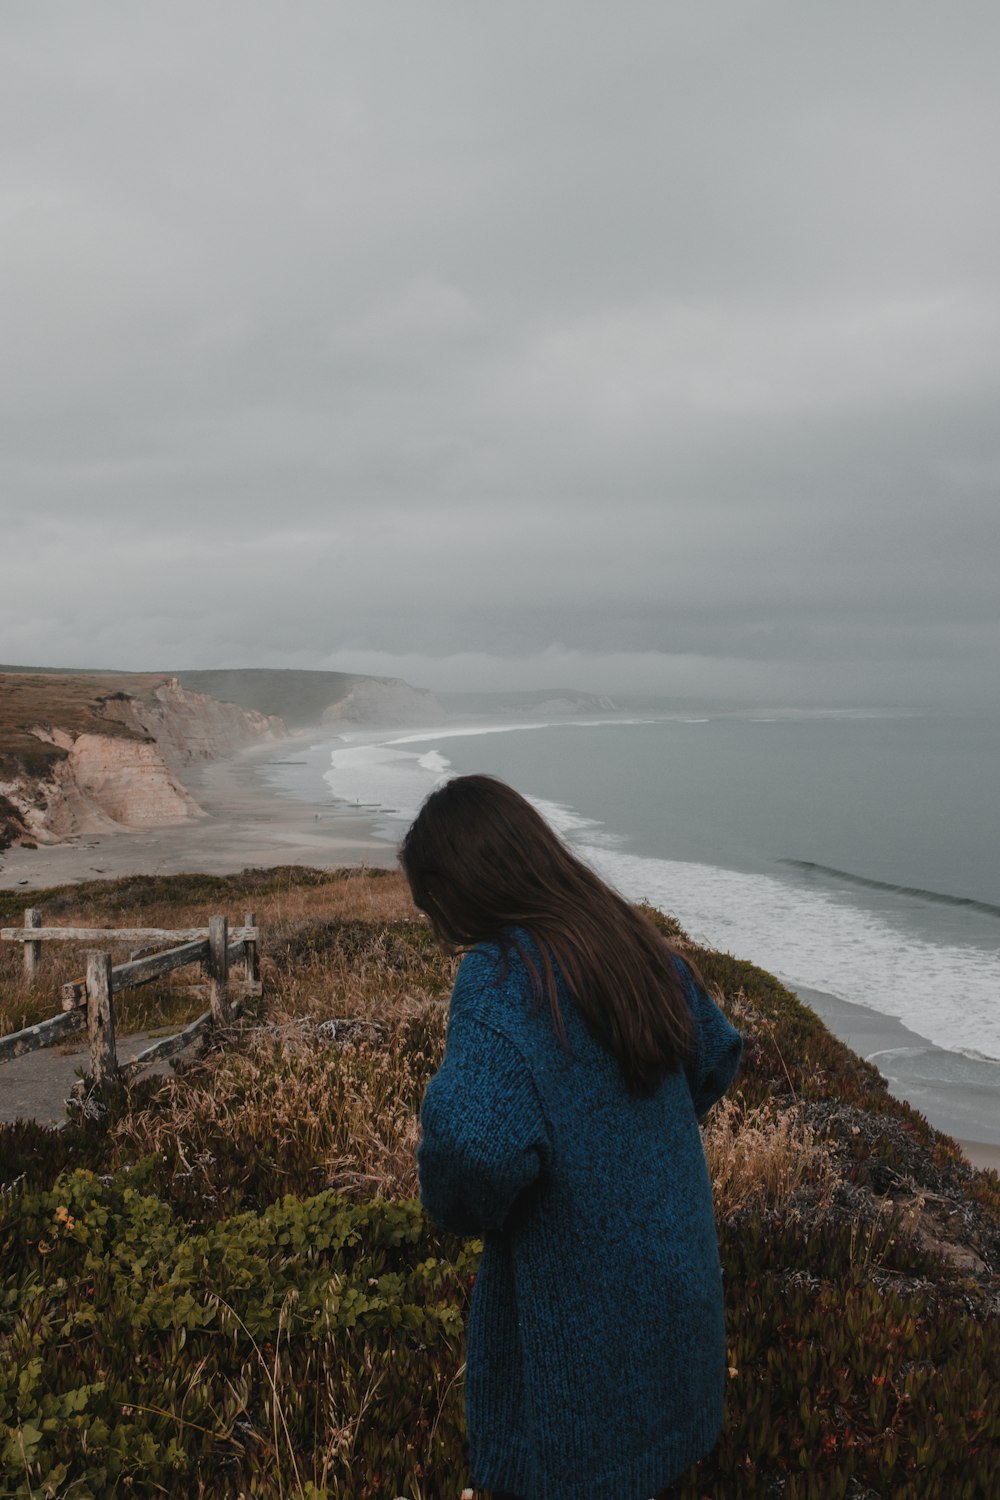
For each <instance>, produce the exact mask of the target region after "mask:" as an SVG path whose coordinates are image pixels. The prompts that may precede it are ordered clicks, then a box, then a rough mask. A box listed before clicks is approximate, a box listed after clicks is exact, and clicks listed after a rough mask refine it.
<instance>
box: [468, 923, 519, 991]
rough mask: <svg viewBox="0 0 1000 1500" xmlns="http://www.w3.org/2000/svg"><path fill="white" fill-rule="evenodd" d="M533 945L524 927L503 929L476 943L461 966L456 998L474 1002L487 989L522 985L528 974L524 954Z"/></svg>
mask: <svg viewBox="0 0 1000 1500" xmlns="http://www.w3.org/2000/svg"><path fill="white" fill-rule="evenodd" d="M533 946H534V944H533V939H532V937H531V934H530V933H529V932H528V931H527V930H526V929H525V928H521V927H509V928H504V930H503V932H502V933H501V934H500V936H499V937H497V938H493V939H490V940H487V941H484V942H481V943H476V945H475V946H474V947H473V948H469V949H468V950H467V952H466V953H465V954H464V956H463V958H462V961H461V963H460V964H459V966H458V974H457V976H456V980H455V991H454V994H455V998H459V999H461V998H464V999H467V1000H469V1001H473V1000H475V998H476V997H477V996H478V995H481V994H483V993H485V992H487V991H492V992H496V991H498V990H505V989H509V988H515V989H516V988H520V987H522V986H523V985H524V983H525V981H526V979H527V977H528V974H527V969H526V967H525V963H524V956H523V955H524V952H525V950H527V952H528V953H529V954H530V953H531V952H532V948H533Z"/></svg>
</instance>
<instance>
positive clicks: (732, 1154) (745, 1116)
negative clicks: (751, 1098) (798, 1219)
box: [702, 1094, 838, 1218]
mask: <svg viewBox="0 0 1000 1500" xmlns="http://www.w3.org/2000/svg"><path fill="white" fill-rule="evenodd" d="M702 1141H703V1144H704V1147H705V1159H706V1161H707V1162H708V1170H709V1174H710V1176H711V1178H712V1187H713V1191H714V1193H715V1208H716V1213H717V1215H718V1217H719V1218H728V1217H729V1216H730V1215H731V1214H735V1213H737V1212H738V1211H739V1210H740V1209H744V1208H749V1207H760V1208H775V1207H778V1206H779V1205H783V1204H787V1203H788V1202H789V1200H790V1199H791V1198H792V1197H793V1196H794V1195H795V1193H796V1192H798V1191H799V1190H800V1189H802V1188H803V1187H805V1186H806V1185H807V1184H808V1185H809V1187H810V1189H811V1190H812V1191H813V1194H814V1195H815V1196H816V1197H818V1200H819V1202H820V1204H823V1205H825V1204H828V1203H829V1201H830V1199H831V1196H832V1194H833V1190H834V1188H835V1187H836V1184H837V1181H838V1174H837V1170H836V1167H835V1165H834V1162H833V1159H832V1156H831V1152H830V1148H829V1146H828V1145H827V1143H826V1142H824V1141H821V1140H820V1139H819V1138H818V1137H817V1135H816V1132H815V1131H814V1130H813V1128H812V1126H811V1125H809V1124H808V1123H807V1122H806V1121H805V1120H804V1119H803V1118H802V1113H801V1110H800V1108H799V1106H798V1105H797V1104H791V1105H788V1106H787V1107H785V1108H784V1109H774V1108H772V1107H771V1106H770V1105H766V1104H761V1105H757V1106H756V1107H755V1108H750V1107H749V1106H747V1105H746V1104H745V1102H744V1101H743V1099H742V1098H741V1096H740V1095H739V1094H733V1095H727V1096H726V1097H725V1098H723V1099H721V1100H720V1101H719V1103H718V1104H717V1105H716V1106H715V1108H714V1109H713V1110H712V1113H711V1115H710V1116H709V1118H708V1121H707V1123H706V1124H705V1126H704V1127H703V1129H702Z"/></svg>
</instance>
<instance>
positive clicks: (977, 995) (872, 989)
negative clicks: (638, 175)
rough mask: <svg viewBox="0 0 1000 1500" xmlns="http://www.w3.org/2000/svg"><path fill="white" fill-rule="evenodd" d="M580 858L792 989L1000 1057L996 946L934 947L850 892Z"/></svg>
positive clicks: (955, 1046) (677, 866)
mask: <svg viewBox="0 0 1000 1500" xmlns="http://www.w3.org/2000/svg"><path fill="white" fill-rule="evenodd" d="M578 852H579V853H581V854H582V855H583V856H584V857H585V858H587V859H588V861H589V863H590V864H591V865H592V866H593V867H594V869H596V870H597V871H598V873H599V874H600V875H601V876H602V877H603V878H604V879H605V880H608V881H610V882H611V883H612V884H613V885H614V886H615V887H616V888H617V889H618V890H619V891H621V892H622V894H623V895H625V896H628V897H629V898H630V899H631V900H642V899H645V900H648V901H649V902H651V903H652V905H653V906H658V907H660V908H661V909H662V910H664V911H668V912H670V913H672V914H673V915H674V916H675V917H677V919H678V921H679V922H680V923H681V925H682V926H683V927H684V928H685V929H686V931H687V932H688V934H689V935H690V936H691V937H693V938H695V939H696V940H698V941H700V942H704V943H706V944H707V945H709V946H710V947H713V948H719V949H721V950H723V951H724V952H728V953H733V954H735V955H737V956H738V957H740V958H749V959H751V960H752V961H753V962H754V963H755V964H759V965H760V967H761V968H763V969H769V970H770V971H771V973H772V974H775V975H776V976H777V977H778V978H779V979H780V980H781V981H782V982H783V983H786V984H788V985H789V986H790V987H791V988H795V986H796V985H802V986H804V987H807V988H809V989H816V990H824V991H826V992H827V993H828V994H831V995H839V996H841V997H842V998H843V999H847V1000H852V1001H855V1002H856V1003H857V1004H860V1005H867V1006H870V1007H871V1008H872V1009H873V1010H878V1011H881V1012H882V1013H883V1014H884V1015H891V1016H896V1017H898V1018H899V1019H900V1020H901V1021H904V1022H905V1023H906V1025H907V1026H909V1027H911V1028H912V1029H913V1030H914V1031H916V1032H917V1033H918V1034H919V1035H920V1036H923V1037H926V1038H927V1039H928V1040H929V1041H932V1042H936V1043H937V1044H938V1046H940V1047H945V1048H948V1049H950V1050H951V1051H955V1050H965V1049H968V1051H969V1052H971V1053H977V1054H978V1055H979V1056H980V1057H983V1056H989V1057H991V1058H1000V957H998V956H997V955H996V954H995V953H991V952H990V951H989V950H988V949H986V948H981V947H976V946H972V945H968V946H966V945H960V944H948V943H931V942H927V941H924V940H923V939H921V938H919V937H917V936H915V935H914V934H913V933H912V932H907V931H904V930H902V929H900V928H897V927H895V926H893V925H892V924H891V922H889V921H887V920H886V919H885V918H884V917H883V916H880V915H879V914H878V913H876V912H872V911H868V910H866V909H865V908H864V907H862V906H860V905H856V904H854V903H853V902H851V901H850V900H845V899H844V898H843V897H842V896H841V895H838V894H836V893H833V892H824V891H822V890H817V889H815V888H814V887H808V888H805V887H801V886H798V885H795V884H793V883H791V882H786V881H784V880H779V879H776V878H774V877H772V876H769V875H752V874H745V873H743V872H741V871H738V870H726V869H721V868H718V867H716V866H714V865H702V864H689V863H686V862H681V861H679V860H665V859H650V858H647V857H646V856H644V855H640V854H628V853H625V852H624V851H619V850H609V849H605V848H599V847H596V846H591V847H587V848H583V849H580V850H579V851H578ZM958 996H960V997H961V1002H960V1003H958V1004H956V1003H955V1002H954V1000H953V997H958Z"/></svg>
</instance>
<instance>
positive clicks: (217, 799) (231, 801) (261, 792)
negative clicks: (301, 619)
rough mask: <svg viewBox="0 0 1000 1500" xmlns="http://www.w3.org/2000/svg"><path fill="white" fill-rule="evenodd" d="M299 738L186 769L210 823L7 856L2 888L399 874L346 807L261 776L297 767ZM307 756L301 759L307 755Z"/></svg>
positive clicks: (366, 822) (83, 838)
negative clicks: (346, 869)
mask: <svg viewBox="0 0 1000 1500" xmlns="http://www.w3.org/2000/svg"><path fill="white" fill-rule="evenodd" d="M297 750H299V751H300V744H299V742H298V737H292V738H290V739H288V740H282V741H280V742H278V743H276V744H270V745H267V746H256V745H255V746H253V747H252V748H251V749H249V750H243V751H241V752H240V753H239V754H238V755H235V756H232V757H229V758H227V759H225V760H217V761H211V762H208V763H206V764H202V765H200V766H191V767H189V768H187V770H186V771H185V774H184V784H185V786H187V787H188V789H189V790H190V792H191V794H192V795H193V797H194V799H195V801H196V802H197V803H198V804H199V806H200V807H201V808H202V809H203V810H204V812H205V814H206V816H205V817H203V818H196V819H193V820H191V821H190V822H186V823H181V824H177V825H175V826H173V827H168V828H143V829H137V830H134V831H132V832H126V831H122V832H121V833H105V832H101V833H95V834H81V835H80V836H79V837H77V838H75V839H73V840H71V841H68V842H67V843H64V844H55V845H51V846H49V847H47V848H44V847H40V848H38V849H20V848H16V849H6V850H4V851H3V852H2V853H0V889H11V888H15V887H22V888H26V889H29V890H37V889H41V888H43V887H45V886H53V885H62V884H68V883H71V882H75V881H82V880H93V879H95V878H104V879H108V880H113V879H117V878H119V877H121V876H124V875H180V874H187V873H192V872H195V871H197V872H199V873H202V874H208V875H230V874H233V873H234V872H236V871H239V870H243V869H246V868H248V867H250V866H256V867H261V866H263V867H269V866H273V865H312V866H314V867H316V868H319V869H334V868H336V867H337V866H338V865H377V866H384V867H389V866H394V865H395V863H396V852H395V849H394V848H393V846H392V845H391V844H389V843H387V842H386V841H385V840H384V839H380V838H376V837H375V835H374V832H373V825H372V822H371V820H370V819H368V818H366V817H365V816H364V814H361V813H358V812H357V811H356V810H354V809H352V808H343V807H338V806H337V804H335V803H333V802H332V801H331V800H330V799H329V798H328V797H326V796H324V794H323V791H322V783H319V785H318V789H317V794H316V796H315V798H308V799H307V798H304V797H302V796H294V797H293V796H283V795H282V794H281V792H279V791H277V790H275V789H273V788H272V787H270V786H268V785H266V784H265V782H264V781H263V780H262V778H261V776H260V774H259V769H258V768H259V767H261V766H262V765H263V764H264V763H266V762H268V761H277V760H282V759H284V758H294V757H295V754H296V751H297ZM300 753H301V752H300Z"/></svg>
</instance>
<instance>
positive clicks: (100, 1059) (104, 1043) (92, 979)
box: [87, 953, 118, 1083]
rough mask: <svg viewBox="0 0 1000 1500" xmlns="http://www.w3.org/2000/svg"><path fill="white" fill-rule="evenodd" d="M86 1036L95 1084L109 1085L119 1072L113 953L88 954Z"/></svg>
mask: <svg viewBox="0 0 1000 1500" xmlns="http://www.w3.org/2000/svg"><path fill="white" fill-rule="evenodd" d="M87 1034H88V1036H89V1037H90V1068H91V1073H92V1075H93V1078H94V1082H95V1083H106V1082H107V1081H108V1079H111V1078H114V1076H115V1074H116V1073H117V1071H118V1054H117V1052H116V1050H115V1013H114V1010H113V1009H112V1005H111V954H110V953H88V954H87Z"/></svg>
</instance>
